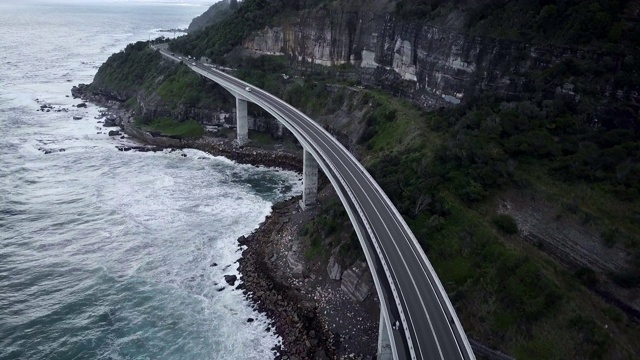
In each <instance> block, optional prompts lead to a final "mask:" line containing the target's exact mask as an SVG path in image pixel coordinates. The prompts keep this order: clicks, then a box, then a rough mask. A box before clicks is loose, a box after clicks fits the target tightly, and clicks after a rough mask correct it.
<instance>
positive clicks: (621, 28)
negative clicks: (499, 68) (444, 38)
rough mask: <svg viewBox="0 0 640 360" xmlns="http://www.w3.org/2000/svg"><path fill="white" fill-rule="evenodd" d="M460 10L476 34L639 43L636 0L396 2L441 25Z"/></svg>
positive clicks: (406, 15)
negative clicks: (634, 17)
mask: <svg viewBox="0 0 640 360" xmlns="http://www.w3.org/2000/svg"><path fill="white" fill-rule="evenodd" d="M455 10H457V11H459V12H462V13H464V14H465V17H464V20H465V21H464V26H463V29H464V30H465V31H467V32H469V33H472V34H481V35H483V36H495V37H500V38H510V39H518V40H524V41H527V42H533V43H543V44H549V43H555V44H561V45H571V46H575V45H582V46H602V45H613V46H619V45H624V46H638V44H639V37H638V35H640V33H639V32H638V27H637V26H634V21H635V20H634V19H633V16H629V15H630V14H632V13H633V12H634V11H635V10H634V3H633V2H632V1H624V0H623V1H608V0H564V1H553V0H545V1H507V0H501V1H495V0H479V1H471V2H466V3H459V2H457V1H441V0H400V1H398V3H397V5H396V15H397V16H398V17H399V18H401V19H404V20H410V21H427V22H429V23H433V24H436V25H438V24H442V23H444V22H446V19H448V17H449V16H450V15H451V13H452V12H454V11H455ZM458 16H461V15H458Z"/></svg>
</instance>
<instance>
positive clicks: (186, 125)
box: [136, 117, 204, 138]
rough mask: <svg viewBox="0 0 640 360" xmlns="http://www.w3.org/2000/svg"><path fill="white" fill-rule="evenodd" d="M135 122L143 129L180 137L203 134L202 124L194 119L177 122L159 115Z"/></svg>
mask: <svg viewBox="0 0 640 360" xmlns="http://www.w3.org/2000/svg"><path fill="white" fill-rule="evenodd" d="M136 123H137V124H138V126H140V127H141V128H142V129H144V130H148V131H157V132H160V133H162V134H164V135H168V136H175V137H180V138H187V137H200V136H202V135H203V134H204V129H203V128H202V125H200V123H198V122H197V121H195V120H187V121H184V122H178V121H175V120H173V119H171V118H169V117H161V118H158V119H154V120H151V121H150V122H144V121H143V120H138V121H136Z"/></svg>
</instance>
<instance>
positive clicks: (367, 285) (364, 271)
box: [340, 261, 373, 301]
mask: <svg viewBox="0 0 640 360" xmlns="http://www.w3.org/2000/svg"><path fill="white" fill-rule="evenodd" d="M372 287H373V279H372V277H371V272H369V269H368V267H367V263H365V262H363V261H356V262H355V263H354V264H353V265H352V266H351V267H350V268H349V269H347V270H345V272H344V273H342V283H341V284H340V288H342V290H343V291H344V292H346V293H347V294H348V295H349V296H350V297H351V298H352V299H354V300H356V301H364V299H366V298H367V296H369V293H370V292H371V288H372Z"/></svg>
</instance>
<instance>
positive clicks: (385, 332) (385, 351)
mask: <svg viewBox="0 0 640 360" xmlns="http://www.w3.org/2000/svg"><path fill="white" fill-rule="evenodd" d="M389 331H391V329H390V328H389V326H388V324H387V321H386V320H385V318H384V314H383V313H382V310H381V311H380V324H379V327H378V360H392V359H393V351H392V350H391V340H389Z"/></svg>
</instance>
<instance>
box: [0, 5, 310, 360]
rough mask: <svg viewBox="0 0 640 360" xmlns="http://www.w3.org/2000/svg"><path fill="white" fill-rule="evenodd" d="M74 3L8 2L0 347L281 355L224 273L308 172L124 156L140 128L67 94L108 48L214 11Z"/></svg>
mask: <svg viewBox="0 0 640 360" xmlns="http://www.w3.org/2000/svg"><path fill="white" fill-rule="evenodd" d="M63 1H64V0H61V1H55V0H54V1H42V0H41V1H29V0H25V1H13V0H9V1H6V0H3V1H2V2H1V3H0V359H267V358H272V357H273V353H272V351H271V348H272V347H273V346H275V345H277V344H279V343H280V339H279V337H278V336H277V335H276V334H274V333H273V332H271V333H269V332H266V331H265V329H266V328H267V326H268V325H269V323H268V319H266V317H265V316H264V315H261V314H259V313H257V312H256V310H255V309H254V308H253V307H252V306H251V304H250V303H248V302H247V301H246V300H245V299H244V297H243V295H242V293H241V292H240V291H239V290H235V289H234V288H233V287H231V286H228V285H227V284H226V283H225V281H224V278H223V277H224V275H228V274H229V275H230V274H235V275H237V274H238V273H237V263H236V261H237V260H238V259H239V258H240V256H241V252H240V251H241V248H239V247H238V245H237V242H236V239H237V238H238V237H239V236H241V235H246V234H248V233H250V232H251V231H252V230H253V229H255V228H256V227H257V226H258V224H259V223H260V222H261V221H262V220H263V219H264V218H265V216H267V215H268V214H269V212H270V207H271V205H272V204H273V203H274V202H277V201H280V200H283V199H286V198H288V197H291V196H293V195H297V194H299V193H300V192H301V189H302V183H301V180H300V177H299V176H298V175H297V174H296V173H293V172H289V171H282V170H275V169H267V168H258V167H253V166H249V165H239V164H236V163H234V162H232V161H230V160H227V159H224V158H221V157H214V156H210V155H208V154H206V153H203V152H200V151H197V150H190V149H186V150H179V151H173V152H170V151H163V152H156V153H151V152H145V153H143V152H120V151H118V150H117V149H116V145H120V144H125V143H131V142H132V141H133V140H131V139H120V138H117V137H115V138H114V137H111V138H110V137H109V136H107V135H106V131H104V129H101V127H100V124H97V120H95V119H94V117H95V116H96V115H98V113H99V111H100V108H98V107H96V106H94V105H92V104H88V107H87V108H76V107H74V106H73V105H76V104H78V103H80V101H79V100H74V99H73V98H71V97H68V95H70V89H71V87H72V86H73V85H75V84H78V83H90V82H91V80H92V78H93V76H94V74H95V73H96V71H97V69H98V67H99V66H100V64H101V63H103V62H104V61H105V60H106V59H107V58H108V56H109V55H111V54H112V53H114V52H117V51H120V50H121V49H123V48H124V47H125V46H126V44H128V43H131V42H135V41H138V40H147V39H148V38H152V39H153V38H155V37H158V36H160V35H170V36H173V34H172V33H161V32H159V30H160V29H172V28H186V27H187V26H188V24H189V22H190V20H191V19H192V18H193V17H195V16H197V15H199V14H201V13H202V12H204V11H205V10H206V8H207V7H206V6H203V5H201V3H200V5H198V4H192V5H189V4H182V3H181V4H176V3H160V2H158V3H154V2H146V1H145V2H113V1H110V2H107V1H104V0H101V1H93V2H92V1H85V2H78V1H74V2H69V3H65V2H63ZM44 104H48V105H50V106H51V109H50V111H49V112H46V111H45V112H42V111H38V110H39V109H40V106H41V105H44ZM63 109H67V110H68V112H65V111H64V110H63ZM56 110H58V111H56ZM74 116H76V117H82V119H81V120H74V119H73V117H74ZM184 155H186V156H184ZM214 263H216V264H217V265H216V266H212V265H213V264H214ZM236 285H237V284H236ZM248 318H253V319H255V321H253V322H247V319H248Z"/></svg>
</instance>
